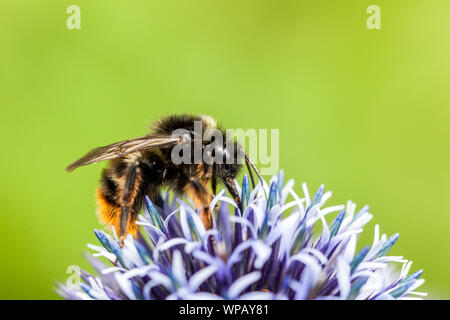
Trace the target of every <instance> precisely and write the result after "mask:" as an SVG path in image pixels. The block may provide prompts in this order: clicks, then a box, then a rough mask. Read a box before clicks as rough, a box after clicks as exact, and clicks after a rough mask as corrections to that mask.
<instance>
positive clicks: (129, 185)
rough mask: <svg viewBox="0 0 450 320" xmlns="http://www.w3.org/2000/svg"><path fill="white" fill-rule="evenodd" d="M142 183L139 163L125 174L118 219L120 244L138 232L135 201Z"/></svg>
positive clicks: (117, 227) (117, 229)
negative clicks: (129, 234)
mask: <svg viewBox="0 0 450 320" xmlns="http://www.w3.org/2000/svg"><path fill="white" fill-rule="evenodd" d="M141 183H142V173H141V168H140V167H139V166H138V164H137V163H133V164H131V165H130V166H129V167H128V168H127V170H126V173H125V182H124V185H123V190H122V196H121V198H120V205H121V213H120V219H118V220H119V221H118V223H119V225H118V226H115V227H116V231H118V237H119V240H120V242H121V243H122V242H123V240H124V239H125V238H126V236H127V234H128V233H132V234H134V233H135V232H136V231H137V230H136V229H137V228H136V224H135V219H136V217H135V215H134V214H133V212H134V210H133V208H134V207H135V201H136V198H137V195H138V192H139V187H140V185H141Z"/></svg>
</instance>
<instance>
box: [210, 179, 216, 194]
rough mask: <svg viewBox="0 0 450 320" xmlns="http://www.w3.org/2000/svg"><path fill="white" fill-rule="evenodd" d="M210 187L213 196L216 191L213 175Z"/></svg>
mask: <svg viewBox="0 0 450 320" xmlns="http://www.w3.org/2000/svg"><path fill="white" fill-rule="evenodd" d="M211 189H212V193H213V195H214V196H216V194H217V193H216V191H217V179H216V177H215V176H212V177H211Z"/></svg>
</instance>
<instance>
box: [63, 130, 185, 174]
mask: <svg viewBox="0 0 450 320" xmlns="http://www.w3.org/2000/svg"><path fill="white" fill-rule="evenodd" d="M180 142H181V139H180V138H179V137H172V136H164V135H147V136H144V137H139V138H135V139H131V140H125V141H120V142H116V143H113V144H110V145H108V146H104V147H99V148H95V149H93V150H91V151H89V152H88V153H87V154H86V155H85V156H83V157H82V158H80V159H78V160H77V161H75V162H73V163H72V164H70V165H69V166H68V167H67V168H66V171H67V172H69V171H72V170H74V169H76V168H78V167H81V166H85V165H88V164H91V163H96V162H100V161H104V160H111V159H115V158H119V157H123V156H124V155H127V154H129V153H132V152H136V151H142V150H148V149H152V148H162V147H170V146H173V145H176V144H178V143H180Z"/></svg>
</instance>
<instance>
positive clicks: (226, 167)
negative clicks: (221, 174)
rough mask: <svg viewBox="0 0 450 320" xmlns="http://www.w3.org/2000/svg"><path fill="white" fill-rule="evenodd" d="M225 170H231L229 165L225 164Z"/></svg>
mask: <svg viewBox="0 0 450 320" xmlns="http://www.w3.org/2000/svg"><path fill="white" fill-rule="evenodd" d="M225 170H227V171H229V170H231V164H229V163H225Z"/></svg>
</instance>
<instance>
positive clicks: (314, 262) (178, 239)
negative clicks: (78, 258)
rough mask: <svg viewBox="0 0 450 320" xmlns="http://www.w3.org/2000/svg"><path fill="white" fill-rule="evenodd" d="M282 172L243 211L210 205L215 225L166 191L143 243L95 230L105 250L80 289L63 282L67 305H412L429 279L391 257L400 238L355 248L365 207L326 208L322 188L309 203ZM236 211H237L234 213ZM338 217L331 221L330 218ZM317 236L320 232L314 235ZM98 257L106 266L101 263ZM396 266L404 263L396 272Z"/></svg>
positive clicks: (245, 200)
mask: <svg viewBox="0 0 450 320" xmlns="http://www.w3.org/2000/svg"><path fill="white" fill-rule="evenodd" d="M283 180H284V176H283V172H280V173H279V174H278V175H277V176H274V177H273V178H272V179H271V182H270V184H269V185H267V184H265V183H264V185H261V184H258V185H257V186H256V187H255V188H254V189H253V190H250V184H249V180H248V177H247V176H244V179H243V182H242V185H239V184H238V183H237V182H236V186H237V188H238V190H239V193H240V194H241V199H242V205H241V208H238V207H237V206H236V203H235V202H234V201H233V200H232V199H231V198H229V197H227V196H226V195H225V192H224V191H222V192H221V193H219V194H218V195H217V196H216V197H215V198H214V199H213V201H212V202H211V205H210V208H211V210H214V211H215V221H214V228H213V229H211V230H205V228H204V226H203V224H202V222H201V220H200V218H199V217H198V215H197V213H196V211H195V209H194V207H193V206H192V205H191V204H190V203H189V200H187V199H184V200H183V199H179V198H177V197H175V196H173V195H171V194H170V193H166V194H164V195H163V196H162V199H161V203H160V205H159V206H156V205H155V204H153V203H152V202H151V201H150V199H148V198H147V199H146V205H145V208H144V210H143V214H142V215H141V216H140V217H139V222H138V224H140V225H141V226H142V227H143V228H141V229H142V230H141V231H140V233H139V235H138V237H137V238H136V239H133V238H132V237H131V236H129V237H128V238H127V239H126V240H125V241H124V245H123V247H121V246H120V245H119V243H118V240H117V238H115V236H110V235H108V234H106V233H104V232H103V231H99V230H96V231H95V234H96V236H97V238H98V240H99V241H100V243H101V246H97V245H91V244H89V245H88V247H89V248H90V249H92V250H93V251H94V254H93V257H90V258H89V260H90V263H91V264H92V266H93V267H94V269H95V270H96V272H97V273H98V275H96V276H95V275H91V274H89V273H87V272H85V271H81V279H82V281H81V282H80V284H79V286H77V287H73V286H67V285H62V284H59V285H58V290H57V291H58V293H59V294H60V295H61V296H62V297H64V298H66V299H406V298H414V297H416V298H418V297H421V296H425V295H426V294H424V293H420V292H416V291H415V290H416V288H417V287H419V286H420V285H421V284H422V283H423V282H424V280H423V279H419V278H420V276H421V275H422V270H419V271H416V272H414V273H412V274H409V275H408V273H409V270H410V268H411V262H409V261H407V260H406V259H403V257H401V256H387V253H388V251H389V250H390V249H391V247H392V246H393V245H394V243H395V242H396V241H397V239H398V237H399V235H398V234H394V235H392V236H390V237H387V236H386V235H384V234H383V235H381V236H380V231H379V226H378V225H377V226H375V236H374V240H373V243H372V245H371V246H366V247H363V248H362V249H360V250H359V251H356V246H357V239H358V236H359V234H360V233H361V232H362V231H363V227H364V226H365V225H366V224H367V223H368V222H369V221H370V220H371V218H372V215H371V214H370V213H369V212H368V210H369V208H368V206H365V207H363V208H362V209H360V210H359V211H357V212H356V211H355V209H356V205H355V204H354V203H353V202H351V201H348V202H347V204H346V205H337V206H331V207H326V206H325V203H326V201H327V200H328V199H329V198H330V197H331V192H330V191H327V192H324V186H323V185H322V186H320V188H319V189H318V190H317V192H316V193H315V195H314V196H313V197H311V196H310V194H309V191H308V188H307V185H306V184H305V183H304V184H303V185H302V189H303V194H304V195H303V197H300V196H298V195H297V194H296V193H295V192H294V189H293V187H294V181H293V180H290V181H288V182H287V183H286V184H284V181H283ZM230 208H231V210H230ZM333 213H337V215H336V217H335V218H334V219H333V220H332V222H331V224H329V223H327V221H326V217H327V216H328V215H330V214H333ZM318 230H319V231H318ZM102 260H106V261H107V262H108V264H105V263H104V262H103V261H102ZM395 264H399V265H400V266H401V268H400V271H395V270H396V269H395V268H394V265H395Z"/></svg>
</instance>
